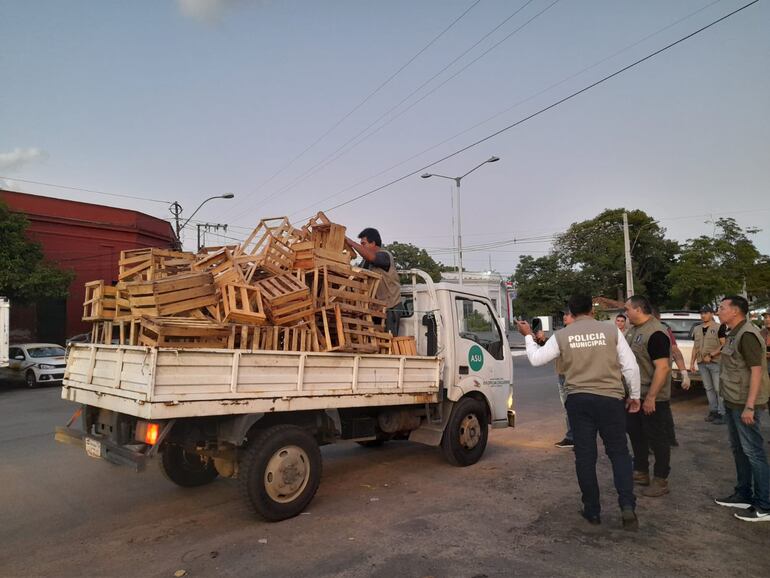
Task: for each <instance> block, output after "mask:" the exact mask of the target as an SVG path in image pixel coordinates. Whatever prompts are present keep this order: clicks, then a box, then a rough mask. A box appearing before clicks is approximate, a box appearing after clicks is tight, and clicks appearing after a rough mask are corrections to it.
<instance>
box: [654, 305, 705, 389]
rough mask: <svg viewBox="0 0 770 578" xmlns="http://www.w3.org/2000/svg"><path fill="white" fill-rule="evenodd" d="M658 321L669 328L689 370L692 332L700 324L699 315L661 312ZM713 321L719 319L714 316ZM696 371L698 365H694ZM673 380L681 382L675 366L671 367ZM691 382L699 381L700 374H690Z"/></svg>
mask: <svg viewBox="0 0 770 578" xmlns="http://www.w3.org/2000/svg"><path fill="white" fill-rule="evenodd" d="M660 320H661V322H662V323H663V324H664V325H667V326H668V327H670V328H671V331H672V332H673V333H674V337H676V344H677V345H678V346H679V350H680V351H681V352H682V357H684V362H685V365H687V368H688V369H689V368H690V363H691V361H692V349H693V346H694V345H695V337H694V335H693V331H694V330H695V328H696V327H697V326H698V325H700V324H701V323H702V321H701V318H700V313H697V312H695V311H665V312H664V311H661V313H660ZM714 320H715V321H716V322H717V323H719V319H718V318H717V317H716V316H714ZM695 367H696V369H697V367H698V364H697V363H696V364H695ZM673 378H674V380H675V381H681V380H682V376H681V375H680V372H679V370H678V369H677V367H676V366H674V367H673ZM690 379H691V380H692V381H700V380H701V377H700V373H698V372H697V371H696V372H695V373H691V374H690Z"/></svg>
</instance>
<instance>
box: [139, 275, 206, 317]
mask: <svg viewBox="0 0 770 578" xmlns="http://www.w3.org/2000/svg"><path fill="white" fill-rule="evenodd" d="M125 289H126V293H127V295H128V300H129V304H130V306H131V314H132V315H133V316H135V317H140V316H142V315H148V316H154V317H162V316H169V315H179V314H180V313H188V312H190V311H195V310H198V309H202V308H206V307H210V306H215V305H216V304H217V303H218V302H219V298H218V297H217V294H216V291H215V289H214V283H213V279H212V276H211V273H203V272H201V273H186V274H184V275H175V276H173V277H167V278H166V279H161V280H159V281H147V282H144V281H138V282H137V281H135V282H133V283H126V284H125Z"/></svg>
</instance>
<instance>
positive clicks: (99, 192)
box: [0, 176, 173, 205]
mask: <svg viewBox="0 0 770 578" xmlns="http://www.w3.org/2000/svg"><path fill="white" fill-rule="evenodd" d="M0 179H5V180H9V181H19V182H20V183H29V184H32V185H44V186H46V187H56V188H58V189H67V190H70V191H83V192H86V193H95V194H97V195H106V196H108V197H121V198H123V199H134V200H135V201H150V202H152V203H163V204H164V205H168V204H171V203H172V202H173V201H161V200H159V199H149V198H147V197H136V196H134V195H123V194H119V193H107V192H105V191H97V190H94V189H84V188H83V187H69V186H66V185H56V184H54V183H44V182H42V181H30V180H27V179H17V178H16V177H3V176H0Z"/></svg>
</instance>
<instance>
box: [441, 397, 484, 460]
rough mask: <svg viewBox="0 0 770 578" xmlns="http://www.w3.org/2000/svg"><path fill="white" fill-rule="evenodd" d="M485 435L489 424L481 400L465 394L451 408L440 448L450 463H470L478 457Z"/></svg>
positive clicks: (482, 447) (481, 453)
mask: <svg viewBox="0 0 770 578" xmlns="http://www.w3.org/2000/svg"><path fill="white" fill-rule="evenodd" d="M488 436H489V423H488V420H487V408H486V406H485V405H484V402H482V401H479V400H477V399H473V398H472V397H464V398H463V399H461V400H460V401H459V402H457V404H455V406H454V408H453V409H452V415H451V417H450V418H449V422H448V423H447V425H446V429H445V430H444V436H443V437H442V438H441V449H442V451H443V452H444V457H445V458H446V460H447V461H448V462H449V463H450V464H452V465H454V466H470V465H472V464H475V463H476V462H477V461H479V460H480V459H481V456H482V455H483V454H484V450H485V449H486V447H487V437H488Z"/></svg>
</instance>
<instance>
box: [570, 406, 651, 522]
mask: <svg viewBox="0 0 770 578" xmlns="http://www.w3.org/2000/svg"><path fill="white" fill-rule="evenodd" d="M566 406H567V415H569V421H570V423H571V424H572V433H573V435H574V440H575V472H576V473H577V479H578V484H579V485H580V491H581V492H582V493H583V511H584V512H585V513H586V514H588V515H590V516H598V515H599V513H600V512H601V502H600V501H599V481H598V480H597V478H596V459H597V457H598V452H597V448H596V434H597V433H598V434H599V435H600V436H601V437H602V441H603V442H604V451H605V452H606V454H607V457H608V458H609V459H610V463H611V464H612V477H613V481H614V482H615V489H616V490H617V492H618V504H619V505H620V507H621V509H623V508H630V509H632V510H633V509H634V508H635V507H636V497H635V496H634V479H633V468H632V466H631V455H630V454H629V453H628V443H627V442H626V408H625V403H624V401H623V400H622V399H614V398H611V397H606V396H604V395H594V394H592V393H571V394H570V395H569V396H567V403H566Z"/></svg>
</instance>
